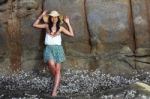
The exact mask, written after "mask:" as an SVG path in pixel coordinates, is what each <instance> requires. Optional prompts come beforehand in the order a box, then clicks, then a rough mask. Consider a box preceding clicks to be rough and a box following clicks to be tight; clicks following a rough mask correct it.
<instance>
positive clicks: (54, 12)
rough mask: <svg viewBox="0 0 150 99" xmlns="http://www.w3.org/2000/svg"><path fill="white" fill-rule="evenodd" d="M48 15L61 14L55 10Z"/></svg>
mask: <svg viewBox="0 0 150 99" xmlns="http://www.w3.org/2000/svg"><path fill="white" fill-rule="evenodd" d="M48 15H50V16H59V15H60V14H59V13H58V12H57V11H55V10H53V11H51V12H50V14H48Z"/></svg>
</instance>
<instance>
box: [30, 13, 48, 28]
mask: <svg viewBox="0 0 150 99" xmlns="http://www.w3.org/2000/svg"><path fill="white" fill-rule="evenodd" d="M46 13H47V11H46V10H45V11H43V13H42V14H41V15H40V16H39V17H38V19H37V20H36V21H35V22H34V23H33V27H36V28H46V26H47V24H41V23H40V20H41V19H42V18H43V16H44V15H46Z"/></svg>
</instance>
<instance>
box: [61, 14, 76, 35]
mask: <svg viewBox="0 0 150 99" xmlns="http://www.w3.org/2000/svg"><path fill="white" fill-rule="evenodd" d="M64 21H65V23H66V24H67V26H68V29H69V31H68V30H67V29H65V28H64V27H61V30H62V32H63V33H64V34H66V35H68V36H72V37H73V36H74V33H73V29H72V27H71V24H70V21H69V18H68V17H67V16H66V17H65V19H64Z"/></svg>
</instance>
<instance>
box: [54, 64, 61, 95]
mask: <svg viewBox="0 0 150 99" xmlns="http://www.w3.org/2000/svg"><path fill="white" fill-rule="evenodd" d="M55 67H56V72H55V73H56V74H55V81H54V88H53V92H52V96H57V89H58V87H59V85H60V78H61V73H60V70H61V64H58V63H56V65H55Z"/></svg>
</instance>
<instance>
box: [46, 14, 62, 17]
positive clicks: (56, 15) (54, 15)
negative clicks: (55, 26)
mask: <svg viewBox="0 0 150 99" xmlns="http://www.w3.org/2000/svg"><path fill="white" fill-rule="evenodd" d="M48 15H49V16H53V17H58V16H60V15H59V14H48Z"/></svg>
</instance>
